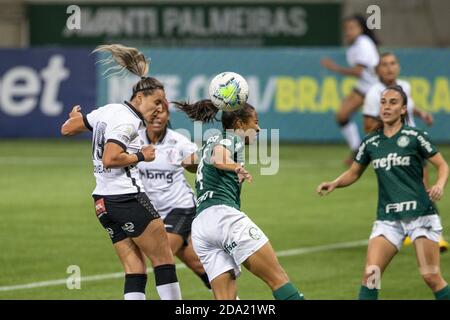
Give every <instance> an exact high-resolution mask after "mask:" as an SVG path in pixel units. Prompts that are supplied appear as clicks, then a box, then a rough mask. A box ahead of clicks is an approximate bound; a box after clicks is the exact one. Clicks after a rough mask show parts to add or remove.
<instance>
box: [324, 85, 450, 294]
mask: <svg viewBox="0 0 450 320" xmlns="http://www.w3.org/2000/svg"><path fill="white" fill-rule="evenodd" d="M407 104H408V98H407V95H406V94H405V92H404V91H403V89H402V88H401V87H400V86H393V87H388V88H387V89H386V90H384V91H383V94H382V96H381V111H380V119H381V122H380V126H379V128H378V129H375V131H373V132H372V133H371V134H369V135H367V136H366V137H365V138H364V140H363V142H362V143H361V146H360V148H359V151H358V153H357V155H356V157H355V160H354V162H353V164H352V166H351V168H350V169H349V170H347V171H346V172H344V173H343V174H342V175H340V176H339V177H338V178H337V179H336V180H334V181H332V182H323V183H321V184H320V185H319V186H318V187H317V192H318V193H319V194H320V195H325V194H329V193H330V192H332V191H333V190H334V189H335V188H344V187H347V186H349V185H351V184H353V183H354V182H355V181H356V180H358V179H359V177H360V176H361V175H362V174H363V172H364V170H365V169H366V167H367V165H369V163H370V162H371V161H372V165H373V167H374V169H375V173H376V175H377V178H378V190H379V195H378V209H377V220H376V221H375V224H374V226H373V230H372V234H371V235H370V240H369V245H368V250H367V258H366V266H365V272H364V276H363V280H362V285H361V289H360V292H359V299H362V300H363V299H377V298H378V289H379V288H380V287H379V281H380V277H381V274H382V273H383V271H384V270H385V269H386V267H387V266H388V264H389V262H390V261H391V259H392V258H393V257H394V256H395V254H396V253H397V252H398V251H399V250H400V248H401V246H402V243H403V239H404V238H405V237H406V236H409V237H410V238H411V240H412V241H413V243H414V246H415V249H416V256H417V262H418V265H419V270H420V273H421V275H422V277H423V279H424V281H425V282H426V284H427V285H428V286H429V287H430V289H431V290H432V291H433V292H434V295H435V297H436V299H450V289H449V286H448V285H447V283H446V282H445V280H444V279H443V278H442V275H441V272H440V262H439V245H438V242H439V238H440V236H441V233H442V225H441V222H440V219H439V215H438V214H437V211H436V208H435V207H434V205H433V201H437V200H440V199H441V197H442V195H443V193H444V187H445V185H446V184H447V179H448V174H449V173H448V172H449V170H448V165H447V163H446V162H445V160H444V158H443V157H442V155H441V154H440V153H439V152H438V151H437V149H436V147H435V146H434V145H433V144H432V142H431V141H430V139H429V137H428V136H427V134H426V133H425V132H423V131H421V130H418V129H416V128H412V127H409V126H407V125H406V123H407ZM425 160H428V161H430V162H431V163H432V164H433V165H434V166H435V167H436V168H437V170H438V177H437V181H436V183H435V184H434V185H433V186H431V187H430V188H429V189H428V190H426V188H425V186H424V183H423V162H424V161H425Z"/></svg>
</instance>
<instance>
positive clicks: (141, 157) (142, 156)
mask: <svg viewBox="0 0 450 320" xmlns="http://www.w3.org/2000/svg"><path fill="white" fill-rule="evenodd" d="M135 155H136V157H137V158H138V162H141V161H145V157H144V154H143V153H142V152H140V151H139V152H136V153H135Z"/></svg>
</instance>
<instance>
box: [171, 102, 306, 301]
mask: <svg viewBox="0 0 450 320" xmlns="http://www.w3.org/2000/svg"><path fill="white" fill-rule="evenodd" d="M176 104H177V105H178V108H179V109H180V110H182V111H184V112H185V113H186V114H187V115H188V116H189V117H190V118H191V119H193V120H196V121H202V122H210V121H213V120H214V119H215V117H216V114H217V112H218V111H219V110H218V109H217V108H216V107H215V106H214V105H213V104H212V102H211V100H201V101H198V102H197V103H194V104H188V103H176ZM222 126H223V129H224V131H223V132H221V133H218V134H215V135H213V136H211V137H210V138H209V139H208V140H207V141H206V143H205V144H204V146H203V147H202V149H201V151H200V154H199V158H200V162H199V165H198V169H197V177H196V183H195V186H196V189H197V216H196V217H195V219H194V222H193V223H192V243H193V246H194V250H195V252H196V253H197V255H198V256H199V258H200V261H201V262H202V264H203V266H204V268H205V270H206V273H207V274H208V278H209V280H210V282H211V287H212V290H213V293H214V297H215V298H216V299H218V300H229V299H236V292H237V287H236V277H237V276H238V275H239V274H240V265H241V264H243V265H244V266H245V267H246V268H247V269H248V270H249V271H250V272H252V273H253V274H254V275H256V276H257V277H259V278H261V279H262V280H263V281H264V282H266V283H267V284H268V285H269V287H270V288H271V289H272V291H273V295H274V297H275V298H276V299H279V300H301V299H303V295H302V294H301V293H299V291H298V290H297V288H296V287H295V286H294V285H293V284H292V283H291V282H290V281H289V278H288V276H287V274H286V272H285V271H284V270H283V268H282V267H281V265H280V264H279V262H278V259H277V257H276V255H275V252H274V250H273V248H272V246H271V244H270V243H269V240H268V239H267V237H266V235H265V234H264V233H263V232H262V231H261V229H260V228H259V227H258V226H257V225H256V224H255V223H253V221H252V220H250V218H249V217H248V216H247V215H246V214H245V213H244V212H242V211H240V203H241V200H240V193H241V184H242V182H243V181H244V180H248V181H249V182H250V181H251V180H252V176H251V175H250V174H249V173H248V172H247V171H246V170H245V169H244V167H243V161H244V159H243V151H244V147H245V146H244V144H250V143H252V142H253V141H255V140H256V135H257V132H258V131H259V125H258V117H257V114H256V111H255V109H254V108H253V107H252V106H251V105H249V104H246V105H245V106H244V107H242V108H241V109H239V110H237V111H234V112H223V113H222Z"/></svg>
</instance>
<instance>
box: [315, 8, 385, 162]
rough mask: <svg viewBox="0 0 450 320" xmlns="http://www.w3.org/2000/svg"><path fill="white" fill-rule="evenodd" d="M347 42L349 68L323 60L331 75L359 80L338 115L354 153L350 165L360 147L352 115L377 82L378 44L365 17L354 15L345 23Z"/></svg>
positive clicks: (358, 135) (338, 121)
mask: <svg viewBox="0 0 450 320" xmlns="http://www.w3.org/2000/svg"><path fill="white" fill-rule="evenodd" d="M344 39H345V42H346V43H347V44H349V45H350V47H349V48H348V49H347V51H346V57H347V63H348V64H349V65H350V67H343V66H340V65H338V64H336V63H335V62H334V61H333V60H331V59H329V58H325V59H322V61H321V64H322V66H324V67H325V68H326V69H328V70H330V71H333V72H336V73H339V74H342V75H345V76H353V77H357V78H358V82H357V84H356V87H355V88H354V89H353V91H352V92H351V93H350V94H349V95H348V96H347V97H346V98H345V99H344V100H343V101H342V103H341V106H340V108H339V111H338V113H337V114H336V122H337V124H338V125H339V126H340V128H341V133H342V135H343V136H344V138H345V140H346V142H347V144H348V146H349V147H350V149H351V151H352V154H351V156H350V157H349V158H348V159H346V161H345V162H346V164H348V165H350V164H351V163H352V161H353V157H354V155H355V153H356V151H357V150H358V147H359V145H360V143H361V137H360V134H359V130H358V126H357V125H356V123H355V122H354V121H353V120H352V115H353V113H355V112H356V111H357V110H358V109H359V108H360V107H361V106H362V104H363V102H364V97H365V95H366V93H367V91H368V90H369V88H370V87H371V86H372V85H373V84H374V83H376V82H377V80H378V79H377V76H376V73H375V67H376V66H377V65H378V60H379V58H378V50H377V45H378V40H377V38H376V37H375V35H374V33H373V31H372V30H370V29H368V28H367V25H366V20H365V18H364V17H363V16H361V15H353V16H351V17H349V18H346V19H345V20H344Z"/></svg>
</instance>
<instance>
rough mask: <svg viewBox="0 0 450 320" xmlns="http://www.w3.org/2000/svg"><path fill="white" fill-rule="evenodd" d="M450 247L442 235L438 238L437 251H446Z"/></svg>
mask: <svg viewBox="0 0 450 320" xmlns="http://www.w3.org/2000/svg"><path fill="white" fill-rule="evenodd" d="M449 247H450V245H449V244H448V242H447V241H445V239H444V238H443V237H441V238H440V239H439V251H441V253H442V252H446V251H448V248H449Z"/></svg>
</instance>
